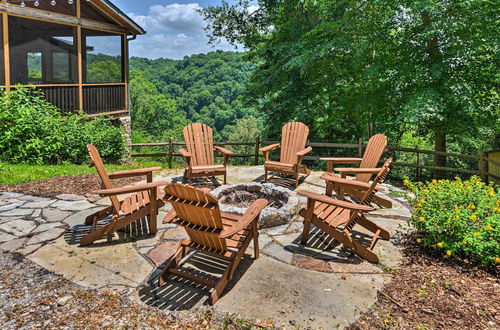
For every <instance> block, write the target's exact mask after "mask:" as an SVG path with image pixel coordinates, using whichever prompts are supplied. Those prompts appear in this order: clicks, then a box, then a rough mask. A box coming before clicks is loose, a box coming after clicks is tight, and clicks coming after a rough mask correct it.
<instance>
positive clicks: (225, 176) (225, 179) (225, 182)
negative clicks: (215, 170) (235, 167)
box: [224, 173, 227, 184]
mask: <svg viewBox="0 0 500 330" xmlns="http://www.w3.org/2000/svg"><path fill="white" fill-rule="evenodd" d="M224 184H227V173H224Z"/></svg>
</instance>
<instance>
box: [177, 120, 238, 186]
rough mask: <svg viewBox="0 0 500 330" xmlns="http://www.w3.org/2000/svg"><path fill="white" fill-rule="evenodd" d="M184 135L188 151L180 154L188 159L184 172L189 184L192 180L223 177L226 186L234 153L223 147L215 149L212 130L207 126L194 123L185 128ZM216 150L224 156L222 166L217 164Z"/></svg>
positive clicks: (182, 150) (183, 150)
mask: <svg viewBox="0 0 500 330" xmlns="http://www.w3.org/2000/svg"><path fill="white" fill-rule="evenodd" d="M182 134H183V135H184V142H185V143H186V147H187V151H186V150H185V149H180V150H179V152H180V153H181V155H182V156H183V157H185V158H186V161H187V164H188V168H187V169H186V170H185V171H184V177H185V178H187V179H188V182H189V184H191V179H192V178H196V177H209V176H216V175H223V176H224V184H226V182H227V170H226V165H227V161H228V159H229V157H230V156H231V155H233V153H232V152H231V151H229V150H227V149H226V148H223V147H217V146H215V147H214V139H213V133H212V128H211V127H210V126H208V125H205V124H200V123H193V124H190V125H187V126H186V127H184V129H183V130H182ZM215 150H217V151H219V152H220V153H222V155H223V156H224V160H223V163H222V164H215V162H214V151H215Z"/></svg>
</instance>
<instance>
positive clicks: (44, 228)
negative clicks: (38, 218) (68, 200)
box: [33, 222, 64, 233]
mask: <svg viewBox="0 0 500 330" xmlns="http://www.w3.org/2000/svg"><path fill="white" fill-rule="evenodd" d="M57 227H64V223H63V222H47V223H43V224H41V225H40V226H38V227H37V228H36V229H35V230H33V233H40V232H43V231H47V230H50V229H53V228H57Z"/></svg>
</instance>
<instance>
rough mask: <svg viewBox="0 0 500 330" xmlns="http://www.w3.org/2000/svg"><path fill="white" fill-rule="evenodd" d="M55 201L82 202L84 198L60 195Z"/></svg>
mask: <svg viewBox="0 0 500 330" xmlns="http://www.w3.org/2000/svg"><path fill="white" fill-rule="evenodd" d="M56 198H57V199H62V200H65V201H84V200H86V198H85V197H84V196H78V195H73V194H61V195H57V196H56Z"/></svg>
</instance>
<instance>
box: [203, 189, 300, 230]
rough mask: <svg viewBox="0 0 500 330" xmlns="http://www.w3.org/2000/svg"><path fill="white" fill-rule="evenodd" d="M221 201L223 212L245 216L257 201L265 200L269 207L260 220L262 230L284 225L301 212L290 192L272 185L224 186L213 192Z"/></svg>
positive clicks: (297, 202)
mask: <svg viewBox="0 0 500 330" xmlns="http://www.w3.org/2000/svg"><path fill="white" fill-rule="evenodd" d="M211 194H212V195H213V196H214V197H216V198H217V199H219V203H220V207H221V210H222V211H223V212H229V213H236V214H244V213H245V211H246V210H247V208H248V207H249V206H250V204H252V203H253V202H254V201H255V200H257V199H259V198H264V199H267V200H268V201H269V205H268V207H267V208H266V209H264V211H262V213H261V214H260V218H259V226H260V228H269V227H274V226H279V225H284V224H286V223H288V222H290V221H291V219H292V218H293V217H294V216H296V215H297V213H298V212H299V210H300V206H299V200H298V198H297V196H295V194H293V193H292V192H291V191H290V190H288V189H286V188H283V187H278V186H275V185H274V184H271V183H257V182H251V183H248V184H235V185H223V186H220V187H218V188H216V189H214V190H212V191H211Z"/></svg>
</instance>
